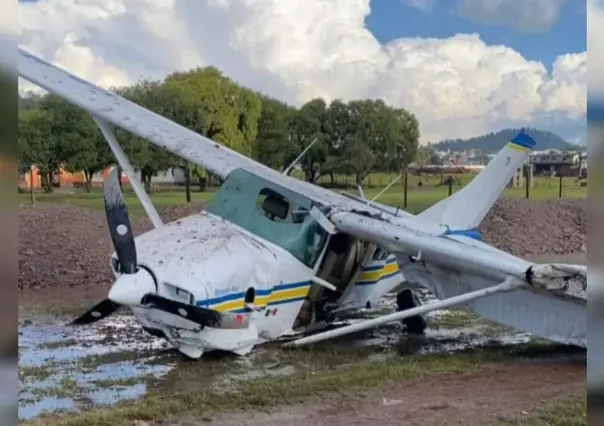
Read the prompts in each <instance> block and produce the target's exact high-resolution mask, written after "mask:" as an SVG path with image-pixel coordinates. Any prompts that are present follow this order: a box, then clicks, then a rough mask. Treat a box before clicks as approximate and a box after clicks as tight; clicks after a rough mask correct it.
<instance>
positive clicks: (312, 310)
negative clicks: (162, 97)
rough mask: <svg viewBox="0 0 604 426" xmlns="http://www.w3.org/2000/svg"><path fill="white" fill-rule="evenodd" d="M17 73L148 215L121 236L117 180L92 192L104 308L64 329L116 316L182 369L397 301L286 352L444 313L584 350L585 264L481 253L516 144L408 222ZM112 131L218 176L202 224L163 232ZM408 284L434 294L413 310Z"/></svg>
mask: <svg viewBox="0 0 604 426" xmlns="http://www.w3.org/2000/svg"><path fill="white" fill-rule="evenodd" d="M19 75H20V76H21V77H22V78H25V79H26V80H28V81H30V82H32V83H34V84H36V85H38V86H40V87H41V88H43V89H45V90H47V91H49V92H52V93H54V94H56V95H58V96H60V97H61V98H63V99H64V100H66V101H67V102H69V103H71V104H73V105H76V106H78V107H80V108H83V109H84V110H86V111H87V112H89V113H90V114H91V115H92V117H93V118H94V120H95V121H96V123H97V124H98V126H99V128H100V130H101V132H102V133H103V135H104V137H105V139H106V141H107V143H108V144H109V146H110V147H111V150H112V152H113V153H114V155H115V157H116V159H117V162H118V163H119V165H120V166H121V168H122V169H123V170H124V171H125V172H126V173H127V174H128V176H129V178H130V181H131V184H132V187H133V189H134V190H135V192H136V194H137V196H138V198H139V199H140V201H141V203H142V205H143V207H144V209H145V211H146V213H147V214H148V216H149V217H150V219H151V221H152V223H153V225H154V229H152V230H151V231H149V232H146V233H144V234H142V235H140V236H138V237H136V238H134V237H133V235H132V231H131V228H130V222H129V219H128V213H127V211H126V207H125V205H124V202H123V199H122V194H121V191H120V186H119V183H118V179H117V175H116V172H113V173H112V174H111V175H110V176H109V178H108V180H107V181H106V182H105V187H104V197H105V206H106V215H107V221H108V226H109V231H110V234H111V239H112V241H113V244H114V248H115V253H114V254H113V255H111V257H110V265H111V268H112V270H113V273H114V274H115V278H116V279H115V282H114V283H113V285H112V287H111V289H110V290H109V294H108V297H107V299H106V300H104V301H102V302H100V303H99V304H98V305H97V306H95V307H93V308H92V309H91V310H90V311H89V312H87V313H85V314H84V315H82V316H81V317H80V318H78V319H76V320H75V321H74V324H90V323H92V322H94V321H97V320H100V319H102V318H105V317H107V316H108V315H110V314H112V313H113V312H114V311H115V310H116V309H117V308H118V307H119V306H127V307H129V308H130V309H131V310H132V311H133V313H134V315H135V317H136V319H137V320H138V321H139V322H140V324H141V325H142V326H143V327H144V329H145V330H146V331H148V332H149V333H151V334H153V335H155V336H158V337H161V338H165V339H167V340H168V341H169V342H170V343H171V344H172V345H173V346H174V347H176V348H177V349H178V350H180V351H181V352H182V353H184V354H185V355H187V356H189V357H191V358H199V357H201V356H202V355H203V354H204V353H205V352H208V351H211V350H223V351H230V352H234V353H237V354H239V355H245V354H247V353H249V352H250V351H251V350H252V349H253V348H254V346H256V345H259V344H261V343H264V342H268V341H272V340H275V339H278V338H280V337H281V336H283V335H284V334H286V333H292V332H302V333H303V334H304V333H305V332H306V334H308V332H309V331H312V330H313V329H315V331H316V328H317V326H318V325H320V324H329V323H330V322H332V321H334V320H335V319H337V318H339V317H341V316H343V315H346V314H347V313H349V312H350V311H353V310H358V309H362V308H366V307H371V306H373V305H374V304H375V303H376V302H377V301H378V299H380V298H381V297H382V296H383V295H385V294H387V293H391V292H395V291H398V293H397V305H398V310H397V312H394V313H391V314H387V315H384V316H381V317H378V318H375V319H369V320H365V321H361V322H358V323H355V324H352V325H348V326H345V327H342V328H338V329H333V330H329V331H323V332H320V333H314V334H310V335H306V336H305V337H302V338H299V339H296V340H292V341H290V342H288V343H286V344H287V345H290V346H300V345H304V344H308V343H313V342H318V341H321V340H324V339H328V338H332V337H336V336H340V335H343V334H346V333H351V332H355V331H359V330H363V329H368V328H371V327H376V326H379V325H381V324H385V323H389V322H394V321H403V323H404V324H405V325H406V327H407V329H408V330H409V331H410V332H413V333H417V332H420V333H421V332H422V331H423V329H424V328H425V327H426V322H425V319H424V317H423V315H424V314H426V313H427V312H430V311H433V310H439V309H447V308H451V307H457V308H461V309H466V310H469V311H471V312H474V313H477V314H479V315H482V316H484V317H486V318H488V319H490V320H492V321H496V322H499V323H501V324H505V325H508V326H511V327H515V328H517V329H520V330H523V331H526V332H528V333H532V334H534V335H537V336H540V337H542V338H545V339H549V340H552V341H557V342H562V343H567V344H574V345H579V346H583V347H585V346H586V341H587V338H586V335H587V295H586V294H587V293H586V290H587V279H586V276H587V271H586V267H585V266H581V265H567V264H552V263H550V264H536V263H532V262H528V261H526V260H523V259H521V258H518V257H516V256H513V255H511V254H509V253H506V252H504V251H501V250H498V249H496V248H494V247H491V246H489V245H488V244H485V243H484V242H482V241H480V238H479V235H478V233H477V231H476V228H477V227H478V225H479V224H480V222H481V221H482V219H483V218H484V217H485V215H486V214H487V212H488V211H489V209H490V208H491V207H492V205H493V204H494V202H495V201H496V199H497V198H498V197H499V196H500V195H501V193H502V191H503V189H504V187H505V186H506V184H507V182H508V181H509V180H510V178H511V177H512V175H513V173H514V172H515V171H516V170H517V169H518V167H520V166H521V165H522V164H523V163H524V162H525V161H526V160H527V158H528V155H529V152H530V151H531V149H532V148H533V147H534V146H535V141H534V140H533V139H532V138H531V137H530V136H529V135H528V134H526V133H524V132H521V133H519V134H518V135H517V136H516V137H515V138H514V139H513V140H511V141H510V142H509V143H508V144H507V145H506V146H505V147H504V148H503V149H502V150H501V151H500V152H499V153H498V155H497V156H496V157H495V158H494V159H493V160H492V161H491V162H490V163H489V164H488V165H487V166H486V167H485V168H484V170H483V171H482V172H481V173H479V174H478V175H477V176H476V177H475V178H474V179H473V180H472V181H471V182H470V184H468V185H467V186H466V187H464V188H463V189H461V190H460V191H458V192H456V193H455V194H454V195H452V196H451V197H448V198H446V199H444V200H441V201H440V202H438V203H436V204H435V205H433V206H432V207H430V208H428V209H427V210H425V211H424V212H422V213H420V214H418V215H412V214H409V213H407V212H404V211H402V210H399V209H396V208H393V207H389V206H386V205H383V204H380V203H378V202H376V201H368V200H366V199H364V197H363V196H361V197H357V196H352V195H346V194H343V193H336V192H333V191H330V190H328V189H325V188H322V187H319V186H316V185H313V184H310V183H308V182H303V181H300V180H298V179H295V178H292V177H290V176H289V175H288V170H286V171H284V172H278V171H276V170H273V169H270V168H268V167H266V166H264V165H262V164H260V163H257V162H255V161H254V160H252V159H250V158H248V157H245V156H243V155H241V154H239V153H236V152H234V151H232V150H230V149H228V148H226V147H224V146H221V145H220V144H218V143H216V142H214V141H212V140H210V139H208V138H205V137H203V136H201V135H199V134H197V133H195V132H193V131H191V130H188V129H187V128H185V127H183V126H180V125H178V124H176V123H174V122H172V121H170V120H168V119H166V118H164V117H162V116H160V115H157V114H155V113H153V112H151V111H149V110H147V109H145V108H142V107H140V106H139V105H136V104H135V103H133V102H130V101H128V100H126V99H124V98H122V97H120V96H118V95H116V94H114V93H111V92H109V91H107V90H104V89H102V88H99V87H97V86H95V85H93V84H91V83H89V82H87V81H84V80H82V79H80V78H78V77H76V76H74V75H72V74H70V73H68V72H67V71H64V70H62V69H59V68H57V67H55V66H54V65H52V64H50V63H47V62H45V61H43V60H41V59H39V58H37V57H35V56H32V55H31V54H29V53H27V52H25V51H23V50H19ZM111 125H113V126H117V127H120V128H122V129H124V130H126V131H129V132H131V133H133V134H135V135H137V136H139V137H141V138H145V139H147V140H149V141H150V142H151V143H153V144H154V145H156V146H158V147H160V148H163V149H166V150H167V151H169V152H171V153H173V154H175V155H177V156H180V157H182V158H184V159H186V160H188V161H190V162H193V163H196V164H198V165H199V166H201V167H203V168H205V169H207V170H209V171H210V172H212V173H214V174H216V175H218V176H220V177H221V178H222V179H223V180H224V183H223V184H222V186H221V187H220V189H219V190H218V191H217V192H216V194H215V195H214V197H213V198H212V199H211V200H210V201H209V202H208V203H207V204H206V206H205V208H204V210H203V211H201V212H199V213H198V214H193V215H191V216H188V217H185V218H183V219H180V220H176V221H174V222H170V223H163V222H162V220H161V219H160V217H159V215H158V213H157V211H156V210H155V208H154V207H153V204H152V203H151V201H150V199H149V197H148V196H147V194H146V193H145V191H144V189H143V188H142V185H141V184H140V182H138V181H137V180H136V178H135V176H136V175H135V173H134V170H133V169H132V166H131V165H130V163H129V161H128V158H127V157H126V155H125V154H124V152H123V151H122V149H121V147H120V145H119V144H118V142H117V140H116V138H115V136H114V134H113V130H112V127H111ZM406 281H410V282H416V283H419V284H421V285H422V286H424V287H426V288H428V289H429V290H431V291H433V292H434V293H435V294H436V296H437V297H438V299H439V300H438V301H436V302H433V303H428V304H424V305H420V304H419V302H418V300H417V298H416V297H415V296H414V294H413V293H412V292H411V291H410V290H408V289H404V288H403V285H404V283H405V282H406Z"/></svg>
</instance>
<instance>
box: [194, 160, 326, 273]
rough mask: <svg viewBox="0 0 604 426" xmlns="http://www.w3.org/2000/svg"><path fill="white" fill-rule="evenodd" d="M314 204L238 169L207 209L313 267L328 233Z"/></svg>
mask: <svg viewBox="0 0 604 426" xmlns="http://www.w3.org/2000/svg"><path fill="white" fill-rule="evenodd" d="M312 206H313V203H312V201H311V200H310V199H308V198H306V197H304V196H302V195H301V194H299V193H296V192H294V191H291V190H288V189H286V188H284V187H281V186H279V185H277V184H275V183H273V182H271V181H269V180H267V179H264V178H262V177H260V176H258V175H255V174H253V173H250V172H248V171H246V170H242V169H237V170H234V171H232V172H231V173H230V174H229V176H228V177H227V179H226V180H225V182H224V183H223V184H222V186H221V187H220V189H219V190H218V191H217V192H216V194H215V195H214V197H213V198H212V199H211V200H210V201H209V202H208V203H207V204H206V207H205V211H207V212H209V213H212V214H215V215H217V216H220V217H222V218H224V219H225V220H228V221H229V222H232V223H234V224H235V225H237V226H240V227H241V228H243V229H245V230H246V231H248V232H251V233H252V234H254V235H256V236H258V237H260V238H262V239H264V240H267V241H270V242H271V243H273V244H276V245H278V246H279V247H281V248H283V249H284V250H287V251H288V252H289V253H291V254H292V255H293V256H294V257H296V258H297V259H298V260H299V261H300V262H302V263H303V264H305V265H306V266H308V267H309V268H311V269H312V268H314V266H315V263H316V262H317V260H318V258H319V256H320V254H321V252H322V249H323V247H324V246H325V244H326V241H327V236H328V234H327V233H326V232H325V230H324V229H323V228H322V227H321V226H320V225H319V224H318V223H317V222H316V220H315V219H314V218H313V217H312V216H311V215H310V214H309V212H310V210H311V208H312Z"/></svg>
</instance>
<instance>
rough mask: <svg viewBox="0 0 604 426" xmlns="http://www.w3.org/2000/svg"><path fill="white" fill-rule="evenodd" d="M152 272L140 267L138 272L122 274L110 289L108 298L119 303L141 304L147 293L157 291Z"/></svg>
mask: <svg viewBox="0 0 604 426" xmlns="http://www.w3.org/2000/svg"><path fill="white" fill-rule="evenodd" d="M155 291H156V288H155V281H154V279H153V277H152V276H151V274H149V272H147V271H146V270H145V269H143V268H140V269H139V270H138V272H137V273H136V274H124V275H120V276H119V277H118V279H117V280H116V281H115V282H114V283H113V286H111V289H110V290H109V295H108V299H109V300H111V301H112V302H115V303H117V304H119V305H140V304H141V299H142V298H143V296H144V295H145V294H147V293H155Z"/></svg>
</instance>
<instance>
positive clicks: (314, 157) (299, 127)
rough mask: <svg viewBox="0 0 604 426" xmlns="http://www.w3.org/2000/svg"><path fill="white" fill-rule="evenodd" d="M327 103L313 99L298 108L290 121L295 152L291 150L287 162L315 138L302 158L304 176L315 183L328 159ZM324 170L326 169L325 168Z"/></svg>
mask: <svg viewBox="0 0 604 426" xmlns="http://www.w3.org/2000/svg"><path fill="white" fill-rule="evenodd" d="M326 112H327V105H326V104H325V101H324V100H323V99H320V98H317V99H313V100H311V101H309V102H307V103H305V104H304V105H302V107H301V108H300V110H298V111H297V112H296V113H295V114H294V116H293V118H292V120H291V121H290V125H289V130H290V135H291V138H292V143H293V146H294V147H295V152H290V153H289V155H288V158H287V162H288V163H289V162H291V161H293V160H294V159H295V158H296V157H297V156H298V155H299V154H300V152H302V150H304V148H306V146H307V145H308V144H310V143H311V142H312V141H313V140H314V139H315V138H316V139H317V142H315V144H314V145H313V146H312V148H311V149H310V150H309V151H308V152H307V153H306V155H305V156H304V158H303V159H302V160H301V167H302V170H303V171H304V178H305V180H306V181H307V182H311V183H314V182H315V181H316V180H317V179H318V178H319V177H320V176H321V166H322V165H324V164H325V161H326V160H327V153H328V151H327V145H326V143H325V133H324V131H325V118H326ZM323 172H324V170H323Z"/></svg>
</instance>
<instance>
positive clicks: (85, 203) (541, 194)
mask: <svg viewBox="0 0 604 426" xmlns="http://www.w3.org/2000/svg"><path fill="white" fill-rule="evenodd" d="M473 176H474V175H463V176H460V179H461V181H462V185H461V186H459V185H457V186H454V187H453V191H454V192H456V191H458V190H460V189H461V188H462V187H463V186H465V185H467V183H468V182H470V181H471V179H472V177H473ZM395 177H396V176H395V175H394V174H392V175H388V174H384V173H382V174H379V173H376V174H374V175H371V176H370V177H369V178H368V180H369V181H370V182H371V185H374V186H367V187H366V188H365V190H364V191H365V195H366V196H367V197H368V198H373V197H375V196H376V195H377V194H378V193H379V192H381V191H382V189H383V188H385V187H386V185H387V184H388V182H390V181H391V180H392V179H394V178H395ZM349 180H350V179H349ZM420 180H421V181H422V182H423V185H422V186H421V187H418V182H419V181H420ZM439 180H440V178H438V177H418V176H409V187H408V192H407V207H406V210H407V211H409V212H411V213H414V214H417V213H419V212H421V211H422V210H424V209H426V208H428V207H430V206H431V205H433V204H435V203H436V202H438V201H440V200H442V199H443V198H445V197H447V195H448V187H447V186H446V185H442V186H440V187H436V184H437V183H438V182H439ZM321 182H324V183H327V181H326V180H324V179H323V180H321ZM215 190H216V189H215V188H212V189H211V190H210V191H208V192H203V193H200V192H197V191H194V192H193V193H192V201H194V202H203V201H207V200H208V199H210V198H211V197H212V195H213V193H214V191H215ZM334 190H335V191H340V189H334ZM347 191H349V192H351V193H355V194H356V193H357V191H356V190H355V189H351V188H349V189H348V190H347ZM558 191H559V181H558V179H557V178H551V179H550V178H541V177H537V178H535V187H534V188H532V189H531V190H530V199H534V200H538V201H542V200H550V199H556V198H558V196H559V192H558ZM503 195H504V196H507V197H525V189H524V188H506V189H505V190H504V194H503ZM586 195H587V189H586V188H585V187H579V185H578V183H577V182H576V180H575V179H573V178H565V179H564V181H563V194H562V197H563V198H581V197H585V196H586ZM19 197H20V201H21V203H24V204H27V203H29V202H30V196H29V194H20V195H19ZM150 198H151V200H152V202H153V204H154V205H155V207H156V209H157V210H158V211H161V210H163V209H165V208H166V207H169V206H176V205H181V204H184V203H185V194H184V189H183V188H182V187H175V188H172V189H170V190H163V191H161V192H158V193H153V194H151V195H150ZM124 199H125V201H126V205H127V206H128V209H129V211H130V212H131V214H132V215H134V216H144V215H145V213H144V210H143V208H142V206H141V204H140V202H139V201H138V199H137V198H136V195H135V194H134V193H133V191H132V190H130V189H126V190H125V192H124ZM35 201H36V202H37V203H61V204H71V205H74V206H79V207H87V208H93V209H98V210H100V209H103V197H102V192H101V190H100V189H94V190H93V191H92V192H91V193H90V194H86V193H85V192H84V191H82V190H73V191H70V190H69V191H68V190H56V191H55V192H54V193H52V194H45V193H42V192H38V193H36V194H35ZM378 201H380V202H382V203H384V204H388V205H392V206H396V207H400V208H404V202H403V187H402V185H401V184H400V183H398V182H397V183H396V184H394V185H392V186H391V187H390V188H388V189H387V190H386V191H385V192H384V193H383V194H382V195H381V196H380V197H379V199H378Z"/></svg>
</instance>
